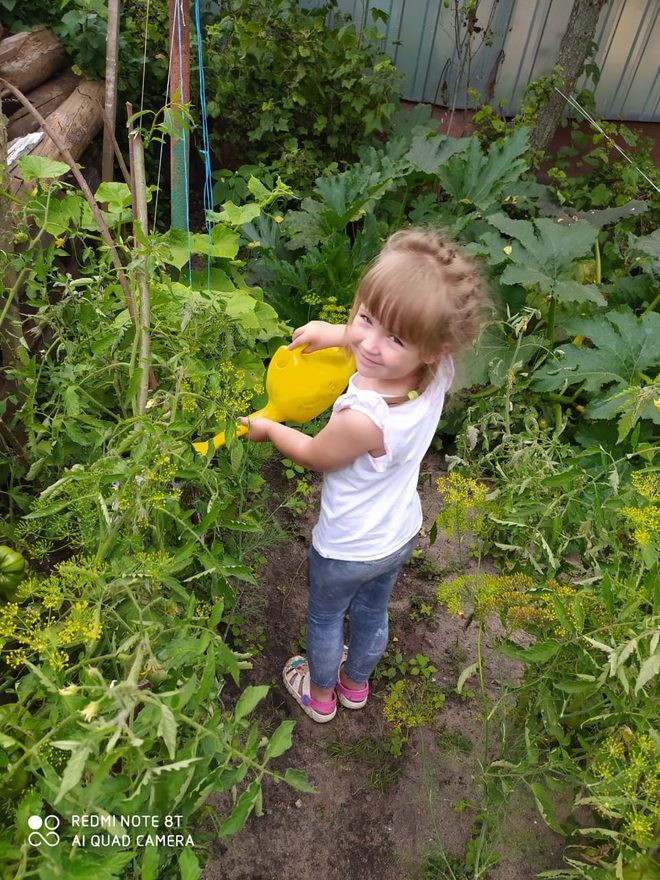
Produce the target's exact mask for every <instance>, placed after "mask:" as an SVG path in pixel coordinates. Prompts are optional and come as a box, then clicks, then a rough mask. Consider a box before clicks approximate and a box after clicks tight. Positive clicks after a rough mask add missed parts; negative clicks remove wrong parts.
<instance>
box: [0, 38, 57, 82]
mask: <svg viewBox="0 0 660 880" xmlns="http://www.w3.org/2000/svg"><path fill="white" fill-rule="evenodd" d="M66 63H67V57H66V52H65V51H64V47H63V46H62V44H61V43H60V41H59V40H58V39H57V37H56V36H55V34H53V33H51V32H50V31H49V30H47V29H46V28H43V27H38V28H35V29H34V30H32V31H28V32H26V33H20V34H14V35H13V36H11V37H7V39H6V40H3V41H2V42H1V43H0V77H2V78H3V79H6V80H8V81H9V82H10V83H12V85H15V86H16V88H17V89H20V90H21V91H22V92H23V93H25V92H29V91H30V90H31V89H34V88H36V86H38V85H41V83H42V82H45V81H46V80H48V79H50V78H51V77H52V76H54V74H56V73H57V71H58V70H60V69H61V68H62V67H64V65H65V64H66ZM6 95H7V92H6V91H5V90H0V97H5V96H6Z"/></svg>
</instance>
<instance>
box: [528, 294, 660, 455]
mask: <svg viewBox="0 0 660 880" xmlns="http://www.w3.org/2000/svg"><path fill="white" fill-rule="evenodd" d="M565 326H566V330H567V331H568V332H569V333H574V334H576V336H579V337H580V338H585V339H588V340H589V342H590V345H589V346H585V345H583V344H580V345H576V344H575V343H568V344H565V345H564V346H563V347H562V349H561V353H558V354H557V361H556V363H552V362H548V363H546V364H545V366H544V367H543V368H542V369H540V370H537V371H536V373H535V375H534V379H533V381H532V387H533V388H535V389H536V390H537V391H551V390H555V389H562V390H564V389H566V388H567V387H570V386H574V385H579V386H580V389H581V393H583V394H584V395H585V399H586V400H587V401H588V402H587V403H586V405H585V408H584V414H585V416H587V417H589V418H592V419H608V420H610V419H614V418H616V417H617V416H618V417H619V419H618V429H619V440H623V439H624V438H625V437H626V436H627V435H628V434H629V433H630V431H631V430H632V428H633V427H634V426H635V424H636V423H637V421H638V420H639V419H649V420H650V421H652V422H654V423H655V424H656V425H657V424H660V411H659V410H658V409H657V407H655V406H654V405H653V400H654V397H655V396H656V395H657V393H658V390H659V389H658V386H657V382H655V383H654V381H653V379H652V378H650V376H657V372H658V368H659V367H660V315H658V313H657V312H648V313H646V314H644V315H642V316H641V317H639V318H636V317H635V315H634V314H633V313H632V312H631V311H630V310H619V311H609V312H608V313H607V314H606V315H601V316H596V317H593V318H578V317H576V318H573V319H571V320H570V321H567V322H566V324H565ZM645 391H646V393H644V392H645ZM635 392H637V393H635ZM631 393H632V394H631Z"/></svg>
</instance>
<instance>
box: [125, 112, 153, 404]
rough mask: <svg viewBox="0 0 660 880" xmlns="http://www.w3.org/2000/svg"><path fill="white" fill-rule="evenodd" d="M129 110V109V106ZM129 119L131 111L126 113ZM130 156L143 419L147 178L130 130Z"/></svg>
mask: <svg viewBox="0 0 660 880" xmlns="http://www.w3.org/2000/svg"><path fill="white" fill-rule="evenodd" d="M129 106H130V105H129ZM128 112H129V118H130V116H132V115H133V114H132V108H131V109H130V110H129V111H128ZM128 143H129V154H130V160H131V190H132V193H133V230H134V236H135V247H136V249H137V250H138V258H137V260H136V264H137V265H136V267H135V276H136V278H137V282H138V289H139V292H140V297H139V300H138V301H139V304H140V307H139V309H138V311H137V318H138V320H137V326H136V335H137V336H138V346H139V351H138V367H139V369H140V386H139V390H138V394H137V402H136V411H137V414H138V415H140V416H142V415H144V413H145V412H146V408H147V396H148V392H149V374H150V370H151V291H150V288H149V265H148V261H149V258H148V256H147V254H146V252H145V248H144V245H143V244H142V243H141V242H143V241H144V239H145V238H146V236H147V235H148V233H149V218H148V214H147V178H146V173H145V169H144V145H143V143H142V138H141V137H140V132H139V130H138V131H134V130H133V127H132V126H131V127H130V130H129V133H128Z"/></svg>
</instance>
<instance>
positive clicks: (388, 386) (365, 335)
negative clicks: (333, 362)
mask: <svg viewBox="0 0 660 880" xmlns="http://www.w3.org/2000/svg"><path fill="white" fill-rule="evenodd" d="M348 338H349V341H350V345H351V349H352V351H353V354H354V355H355V360H356V363H357V369H358V373H359V374H360V376H362V377H363V378H365V379H369V380H371V382H372V384H371V387H372V388H373V390H375V391H383V392H387V391H388V390H393V389H394V390H396V391H397V392H398V391H399V387H398V386H401V388H402V390H403V391H404V392H405V391H407V390H410V389H411V388H413V387H414V384H415V381H416V379H417V376H418V371H419V368H420V367H421V366H422V364H425V363H431V362H432V361H433V360H435V358H433V359H429V360H425V359H424V358H423V357H422V355H421V354H420V351H419V349H418V348H417V347H416V346H415V345H412V344H411V343H408V342H406V341H404V340H402V339H399V338H398V337H397V336H393V335H392V334H391V333H390V332H389V330H387V328H385V327H383V326H382V324H380V323H379V322H378V321H377V320H376V319H375V318H374V317H372V315H370V314H369V312H368V311H367V309H365V307H364V306H360V307H359V309H358V312H357V314H356V316H355V318H354V320H353V322H352V323H351V324H350V325H349V327H348ZM408 380H410V383H411V384H410V388H405V386H406V384H407V381H408Z"/></svg>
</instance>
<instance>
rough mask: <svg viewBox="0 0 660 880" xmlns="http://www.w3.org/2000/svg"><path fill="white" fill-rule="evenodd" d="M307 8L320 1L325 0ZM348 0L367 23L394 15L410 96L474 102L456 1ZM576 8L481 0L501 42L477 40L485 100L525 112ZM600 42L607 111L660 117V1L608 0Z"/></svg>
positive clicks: (393, 35)
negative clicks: (529, 91)
mask: <svg viewBox="0 0 660 880" xmlns="http://www.w3.org/2000/svg"><path fill="white" fill-rule="evenodd" d="M304 5H305V6H319V5H321V0H304ZM338 6H339V8H340V10H341V11H342V12H346V13H348V14H349V15H351V16H352V18H353V20H354V21H355V22H356V25H357V26H358V27H364V26H365V25H369V26H370V25H372V24H373V21H372V17H371V10H372V9H373V8H377V9H381V10H383V11H384V12H386V13H387V14H388V16H389V20H388V22H387V25H385V24H383V23H382V22H379V23H378V26H379V29H380V31H381V33H382V34H383V46H384V48H385V49H386V50H387V52H388V53H389V55H390V57H391V58H392V60H393V62H394V63H395V64H396V66H397V68H398V69H399V70H400V71H401V72H402V73H403V74H404V76H405V80H404V84H403V88H402V97H403V98H405V99H407V100H410V101H427V102H431V103H437V104H443V105H451V104H455V106H457V107H466V106H470V104H471V102H470V100H469V98H468V94H467V88H468V82H467V76H466V74H467V71H466V67H465V64H464V59H463V60H462V59H461V57H460V53H459V52H457V48H456V47H457V39H456V34H455V24H454V12H453V6H454V0H452V2H451V3H450V8H449V9H447V8H446V7H445V5H444V2H443V0H339V4H338ZM571 7H572V3H571V0H481V2H480V3H479V13H478V20H477V25H478V26H479V27H480V28H482V29H485V28H489V29H490V35H491V39H490V41H489V42H490V45H485V44H482V45H480V46H479V44H478V41H476V40H475V46H477V47H478V48H477V49H476V51H474V54H473V58H472V60H471V65H470V82H469V85H470V86H471V87H472V88H473V89H475V90H476V91H477V92H478V93H479V95H481V100H482V101H494V102H495V103H501V104H502V106H503V107H504V111H505V112H506V113H507V114H509V115H511V114H514V113H516V112H517V111H518V109H519V107H520V100H521V98H522V95H523V92H524V90H525V88H526V86H527V85H528V84H529V83H530V82H531V81H532V80H533V79H535V78H536V77H538V76H541V75H543V74H547V73H551V72H552V68H553V65H554V63H555V61H556V59H557V52H558V50H559V44H560V41H561V38H562V36H563V33H564V30H565V28H566V24H567V23H568V19H569V16H570V12H571ZM460 33H464V29H463V30H461V31H460ZM482 33H483V30H482ZM595 41H596V42H597V43H598V47H599V48H598V51H597V53H596V56H595V59H594V60H595V62H596V64H597V65H598V66H599V68H600V70H601V78H600V81H599V83H598V85H597V88H596V101H597V107H598V112H599V114H600V115H601V116H603V117H605V118H609V119H631V120H639V121H660V72H659V64H658V59H659V58H660V3H659V2H658V0H608V2H607V3H606V4H605V6H604V7H603V10H602V12H601V16H600V18H599V21H598V27H597V29H596V36H595ZM495 77H496V78H495ZM583 82H584V81H583ZM582 84H583V83H579V84H578V90H579V89H580V88H581V86H582Z"/></svg>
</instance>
